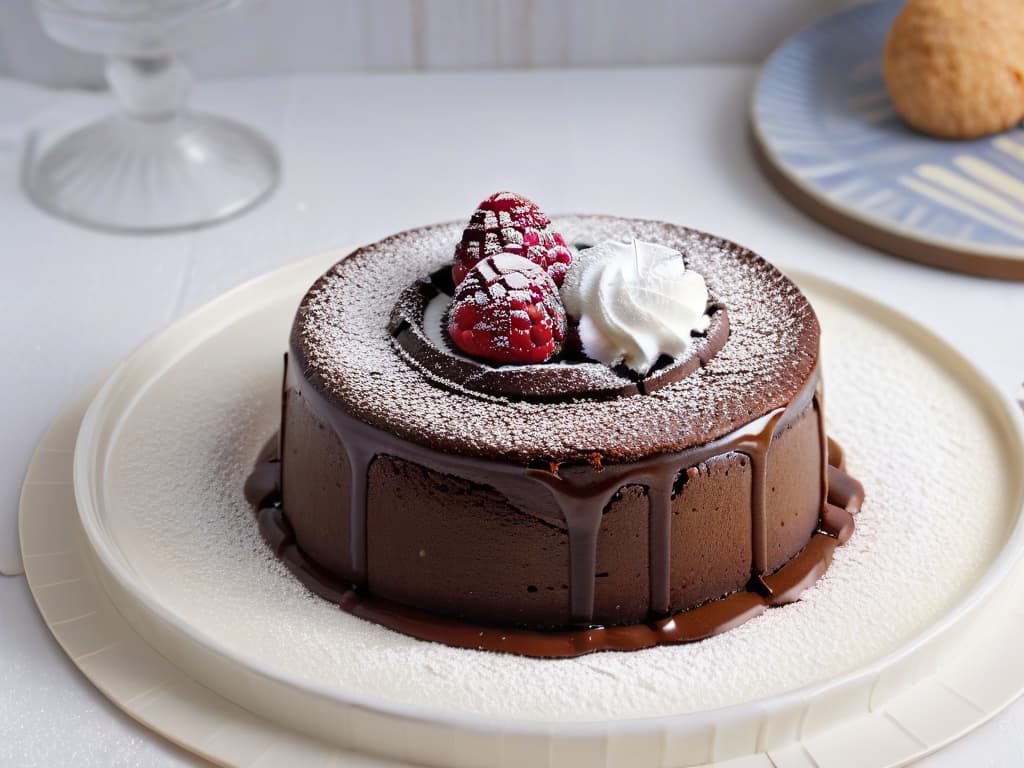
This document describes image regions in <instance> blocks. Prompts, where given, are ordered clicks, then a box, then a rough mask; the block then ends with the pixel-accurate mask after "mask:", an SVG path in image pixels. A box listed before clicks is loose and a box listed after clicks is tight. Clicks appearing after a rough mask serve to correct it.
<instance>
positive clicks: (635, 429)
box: [292, 217, 818, 462]
mask: <svg viewBox="0 0 1024 768" xmlns="http://www.w3.org/2000/svg"><path fill="white" fill-rule="evenodd" d="M461 226H462V225H461V224H459V223H454V224H447V225H437V226H434V227H427V228H423V229H418V230H412V231H410V232H403V233H400V234H398V235H395V236H393V237H390V238H388V239H386V240H383V241H381V242H379V243H375V244H373V245H371V246H368V247H367V248H364V249H362V250H360V251H359V252H357V254H356V255H354V256H353V257H351V258H349V259H346V260H345V261H343V262H341V263H340V264H338V265H336V266H335V267H334V268H332V269H331V270H330V271H329V272H328V273H327V274H326V275H324V277H322V278H321V279H320V280H319V281H318V282H317V283H316V285H315V286H314V287H313V289H312V290H311V291H310V293H309V295H308V296H307V299H306V301H305V302H304V304H303V307H302V309H301V310H300V313H299V317H298V319H297V321H296V326H295V329H294V332H293V337H292V343H293V346H294V347H295V348H296V351H297V352H298V353H299V354H300V357H302V358H304V362H305V364H306V368H307V371H308V372H309V373H310V374H315V375H316V376H317V378H318V379H319V381H321V382H322V383H323V385H324V387H325V389H326V391H327V392H328V394H329V395H330V396H331V397H332V398H333V399H334V400H335V401H336V402H337V403H338V404H339V405H340V406H341V407H343V408H344V409H345V410H346V411H348V412H349V413H352V414H353V415H355V416H357V417H359V418H360V419H362V420H364V421H367V422H369V423H371V424H374V425H376V426H379V427H382V428H384V429H387V430H389V431H391V432H394V433H396V434H398V435H399V436H401V437H404V438H406V439H409V440H414V441H421V442H425V443H429V444H432V445H434V446H436V447H438V448H440V450H443V451H450V452H459V453H464V454H469V455H476V456H481V457H490V458H501V459H511V460H518V461H523V462H527V461H530V460H532V459H537V458H542V459H545V460H553V461H571V460H586V459H588V458H589V457H591V456H593V454H595V453H598V454H602V455H603V456H605V457H606V458H609V459H612V460H632V459H636V458H639V457H641V456H644V455H649V454H651V453H657V452H668V451H678V450H682V449H684V448H687V447H689V446H691V445H694V444H696V443H703V442H705V441H707V440H709V439H713V438H715V437H718V436H720V435H722V434H725V433H726V432H729V431H731V430H732V429H734V428H736V427H737V426H739V425H740V424H743V423H746V422H748V421H750V420H751V419H753V418H755V417H757V416H760V415H762V414H764V413H767V412H768V411H769V410H772V409H774V408H777V407H781V406H784V405H786V404H787V403H788V402H789V400H790V399H791V397H792V396H793V395H794V394H795V393H796V392H797V391H798V390H799V388H800V386H801V385H802V384H803V383H804V382H805V381H806V379H807V377H808V376H809V375H810V373H811V371H812V370H813V368H814V366H815V364H816V363H817V348H818V325H817V320H816V318H815V316H814V312H813V310H812V309H811V307H810V305H809V304H808V303H807V301H806V299H805V298H804V297H803V295H802V294H801V293H800V291H799V290H798V289H797V288H796V286H794V285H793V284H792V283H791V282H790V281H789V280H788V279H786V278H785V277H784V276H783V275H782V274H781V273H780V272H778V270H776V269H775V268H774V267H772V266H771V265H769V264H767V263H766V262H764V261H763V260H761V259H759V258H757V257H756V256H754V255H753V254H751V253H750V252H749V251H747V250H745V249H743V248H741V247H739V246H736V245H734V244H732V243H729V242H728V241H725V240H722V239H720V238H716V237H714V236H711V235H707V234H704V233H700V232H696V231H693V230H689V229H686V228H684V227H677V226H673V225H669V224H664V223H661V222H653V221H643V220H633V219H617V218H610V217H565V218H561V219H557V220H555V222H554V227H555V228H556V229H559V230H560V231H585V232H588V233H589V234H590V236H591V237H592V238H593V239H595V240H597V241H600V240H631V239H632V238H637V239H639V240H644V241H648V242H654V243H661V244H664V245H667V246H669V247H672V248H675V249H677V250H679V251H682V252H683V253H684V254H685V259H686V263H687V266H688V267H689V268H693V269H695V270H696V271H697V272H699V273H700V274H702V275H704V277H705V279H706V281H707V285H708V289H709V291H710V293H711V295H712V296H714V297H715V298H716V299H717V300H720V301H721V302H722V303H723V304H725V306H726V307H727V309H728V311H729V318H730V328H731V333H730V338H729V340H728V341H727V342H726V344H725V346H724V347H723V348H722V349H721V350H720V351H719V352H718V354H717V355H715V357H714V358H712V360H711V361H709V363H708V364H707V365H706V366H705V367H703V368H701V369H700V370H699V371H698V372H697V373H695V374H693V375H691V376H688V377H686V378H685V379H683V380H681V381H678V382H675V383H672V384H669V385H668V386H665V387H663V388H661V389H659V390H657V391H656V392H654V393H652V394H651V395H648V396H634V397H630V398H619V399H614V400H608V401H603V402H602V401H594V400H591V399H579V400H575V401H570V402H568V403H558V404H545V403H536V402H525V401H512V400H500V401H497V402H496V401H495V400H494V399H493V398H488V399H482V398H481V397H480V396H479V395H478V394H474V393H472V392H469V391H462V392H452V391H451V390H450V388H449V389H444V388H439V387H438V386H436V385H435V384H433V383H431V382H430V380H429V379H427V378H426V377H424V375H423V374H422V373H421V372H419V371H418V370H416V369H414V368H412V367H410V366H409V365H408V364H407V363H406V362H405V360H404V359H403V358H401V357H400V356H399V355H397V354H396V353H395V351H394V347H393V345H392V343H391V339H390V336H389V333H388V330H387V322H388V317H389V316H390V313H391V310H392V308H393V306H394V304H395V302H396V301H397V300H398V297H399V294H400V293H401V292H402V290H403V289H404V288H405V287H406V286H408V285H409V284H410V283H411V282H413V281H414V280H416V279H417V278H419V277H423V276H425V275H427V274H429V273H431V272H432V271H434V270H436V269H438V268H439V267H441V266H443V265H444V263H445V262H446V261H447V259H448V258H450V257H449V256H447V254H449V253H450V249H449V246H450V244H453V243H454V242H456V241H457V240H458V238H459V235H460V234H461ZM595 375H596V374H595Z"/></svg>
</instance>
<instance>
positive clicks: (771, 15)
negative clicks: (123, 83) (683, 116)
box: [0, 0, 858, 85]
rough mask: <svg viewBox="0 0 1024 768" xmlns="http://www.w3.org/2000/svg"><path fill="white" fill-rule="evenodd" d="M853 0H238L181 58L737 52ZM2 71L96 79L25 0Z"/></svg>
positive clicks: (272, 64) (420, 64)
mask: <svg viewBox="0 0 1024 768" xmlns="http://www.w3.org/2000/svg"><path fill="white" fill-rule="evenodd" d="M56 1H57V2H60V1H61V0H56ZM183 1H187V0H183ZM856 2H858V0H247V2H246V3H245V5H244V9H243V11H242V12H241V13H239V14H238V17H237V19H235V20H234V23H232V24H231V25H230V27H229V28H228V30H227V31H226V32H224V33H223V34H220V35H219V36H217V37H215V38H213V39H212V40H209V41H207V43H206V44H205V45H204V46H202V47H199V48H197V49H196V50H195V51H193V52H192V53H191V54H190V55H189V57H188V58H189V59H190V60H191V62H192V64H193V65H194V69H195V71H196V72H197V74H198V75H199V76H201V77H203V76H206V77H209V76H214V77H216V76H230V75H240V74H257V73H280V72H333V71H362V70H410V69H427V70H436V69H474V68H508V67H514V68H524V67H605V66H612V67H616V66H649V65H670V64H684V63H693V62H734V61H739V62H745V61H756V60H759V59H761V58H763V57H764V56H765V55H766V54H767V53H768V52H769V51H770V50H771V49H772V48H773V47H774V46H775V45H776V44H777V43H778V42H780V41H781V40H782V39H783V38H785V37H786V36H787V35H788V34H790V33H791V32H793V31H794V30H796V29H798V28H800V27H801V26H803V25H805V24H807V23H809V22H811V21H813V20H814V19H816V18H819V17H821V16H824V15H827V14H830V13H832V12H834V11H836V10H838V9H840V8H842V7H845V6H849V5H852V4H854V3H856ZM0 76H16V77H22V78H26V79H29V80H33V81H36V82H42V83H47V84H53V85H98V84H100V83H101V82H102V78H101V76H100V66H99V64H98V62H97V61H96V59H95V58H93V57H85V56H81V55H78V54H75V53H72V52H70V51H65V50H63V49H61V48H60V47H59V46H57V45H56V44H55V43H52V42H50V41H49V40H47V38H46V37H45V35H44V34H43V33H42V31H41V30H40V29H39V26H38V23H37V22H36V21H35V17H34V15H33V12H32V0H0Z"/></svg>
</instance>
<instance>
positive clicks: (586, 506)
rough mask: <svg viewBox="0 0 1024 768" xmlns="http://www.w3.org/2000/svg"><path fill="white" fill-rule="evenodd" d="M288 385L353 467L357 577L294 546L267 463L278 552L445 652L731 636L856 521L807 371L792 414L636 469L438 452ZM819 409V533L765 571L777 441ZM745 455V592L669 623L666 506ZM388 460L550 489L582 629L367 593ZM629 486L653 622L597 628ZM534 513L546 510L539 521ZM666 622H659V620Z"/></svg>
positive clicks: (803, 583) (854, 495)
mask: <svg viewBox="0 0 1024 768" xmlns="http://www.w3.org/2000/svg"><path fill="white" fill-rule="evenodd" d="M286 367H287V371H286V387H287V388H290V389H293V390H295V391H296V392H297V394H298V395H299V396H301V397H303V398H304V399H306V400H307V402H308V403H309V404H310V406H311V407H313V408H314V409H315V410H316V411H317V412H318V413H319V415H320V416H321V418H322V419H323V420H324V421H325V423H327V424H329V425H330V426H331V427H332V428H333V429H334V431H335V433H336V434H337V435H338V437H339V439H340V441H341V443H342V445H343V446H344V448H345V450H346V452H347V454H348V457H349V463H350V466H351V469H352V483H351V498H350V500H349V509H348V511H347V513H348V514H349V516H350V531H351V548H352V549H351V563H352V569H353V579H352V582H351V583H346V582H343V581H342V580H340V579H338V578H337V577H336V576H334V575H332V574H330V573H328V572H326V571H325V570H324V569H322V568H320V567H319V566H317V565H316V564H315V563H313V562H311V561H310V560H308V559H307V558H306V557H305V556H304V555H303V553H302V552H301V551H300V550H299V548H298V546H297V545H296V543H295V539H294V536H293V534H292V531H291V527H290V525H289V524H288V521H287V517H286V512H285V510H283V509H282V508H281V494H280V464H279V463H278V462H277V461H264V462H261V463H260V464H258V465H257V467H256V470H255V471H254V473H253V475H252V476H251V477H250V479H249V482H248V483H247V484H246V495H247V498H248V499H249V500H250V502H251V503H253V505H254V506H256V507H257V508H258V510H259V524H260V530H261V532H262V533H263V536H264V537H265V538H266V540H267V541H268V543H270V545H271V546H272V548H273V549H274V552H275V553H276V554H277V555H278V556H279V557H281V558H282V559H283V560H284V562H285V563H286V564H287V565H288V567H289V568H290V569H291V570H292V571H293V573H294V574H295V575H296V576H297V577H298V578H299V580H300V581H302V582H303V583H304V584H305V585H306V586H307V587H308V588H309V589H310V590H311V591H313V592H315V593H316V594H318V595H320V596H322V597H324V598H326V599H328V600H331V601H333V602H335V603H337V604H338V605H340V606H341V607H342V608H343V609H344V610H346V611H348V612H349V613H352V614H353V615H356V616H359V617H361V618H364V619H368V620H371V621H374V622H376V623H379V624H382V625H384V626H387V627H389V628H391V629H394V630H397V631H399V632H403V633H405V634H409V635H412V636H414V637H418V638H421V639H424V640H432V641H436V642H442V643H446V644H448V645H454V646H460V647H466V648H479V649H486V650H493V651H505V652H510V653H518V654H522V655H528V656H543V657H556V656H577V655H580V654H584V653H589V652H592V651H598V650H637V649H640V648H647V647H650V646H653V645H659V644H663V643H681V642H692V641H694V640H700V639H702V638H705V637H708V636H710V635H714V634H717V633H719V632H723V631H725V630H727V629H730V628H732V627H734V626H737V625H738V624H741V623H743V622H744V621H746V620H748V619H749V618H752V617H753V616H755V615H757V614H759V613H761V612H762V611H764V610H765V609H766V608H767V607H769V606H773V605H781V604H784V603H788V602H792V601H793V600H795V599H797V597H798V596H799V595H800V593H801V592H803V591H804V590H805V589H806V588H807V587H809V586H810V585H811V584H813V583H814V582H815V581H816V580H817V579H818V578H819V577H820V576H821V574H822V573H824V571H825V569H826V568H827V567H828V565H829V563H830V562H831V558H832V552H833V551H834V549H835V547H836V546H838V545H839V544H841V543H843V542H844V541H846V539H848V538H849V536H850V535H851V534H852V532H853V518H852V513H855V512H856V511H857V510H859V508H860V504H861V501H862V500H863V489H862V488H861V486H860V484H859V483H858V482H857V481H856V480H854V479H853V478H852V477H850V476H849V475H847V474H846V473H845V472H844V471H843V470H842V468H841V460H840V458H839V457H840V456H841V453H840V452H839V450H838V446H835V447H834V448H832V446H834V443H831V441H829V440H828V438H827V437H826V434H825V427H824V411H823V408H822V406H821V394H820V391H816V390H818V383H819V375H818V373H817V372H815V373H814V375H812V376H811V377H810V378H809V379H808V381H807V383H806V384H805V385H804V387H803V388H802V389H801V390H800V391H799V392H798V393H797V395H796V396H795V397H794V398H793V400H792V401H791V402H790V403H789V405H788V406H786V407H785V408H779V409H777V410H774V411H772V412H770V413H768V414H766V415H764V416H762V417H761V418H759V419H756V420H754V421H753V422H751V423H750V424H747V425H745V426H743V427H741V428H739V429H738V430H735V431H734V432H732V433H730V434H728V435H725V436H723V437H721V438H719V439H717V440H714V441H712V442H710V443H708V444H706V445H702V446H698V447H695V448H691V449H688V450H685V451H681V452H678V453H671V454H662V455H656V456H651V457H648V458H646V459H644V460H641V461H637V462H633V463H630V464H619V465H615V464H612V465H607V466H591V465H585V466H576V465H574V466H571V467H552V468H551V469H549V470H541V469H534V468H525V467H523V466H519V465H513V464H507V463H501V462H497V461H486V460H482V459H477V458H471V457H466V456H457V455H453V454H445V453H440V452H438V451H435V450H431V449H430V448H428V447H426V446H421V445H418V444H415V443H412V442H409V441H406V440H402V439H400V438H398V437H396V436H395V435H392V434H389V433H387V432H385V431H383V430H380V429H378V428H376V427H372V426H370V425H368V424H366V423H364V422H362V421H359V420H358V419H355V418H353V417H352V416H349V415H348V414H346V413H344V412H343V411H342V410H340V409H339V408H337V407H335V406H334V405H333V404H332V403H330V402H328V401H327V400H326V399H325V398H324V396H323V394H321V393H320V392H319V391H318V390H317V389H316V387H315V386H313V385H312V384H311V383H310V382H309V381H308V380H307V379H306V378H305V376H303V375H302V372H301V371H299V370H297V368H296V366H295V364H294V363H288V364H287V366H286ZM808 407H814V408H815V410H816V412H817V417H818V424H819V434H820V437H821V455H822V456H823V457H824V456H829V458H830V460H831V461H830V462H825V461H823V462H822V464H823V469H822V480H821V482H822V512H821V518H820V523H819V528H818V530H817V531H816V532H815V534H814V535H813V536H812V537H811V539H810V541H809V542H808V544H807V546H806V547H805V548H804V549H803V550H802V551H801V552H800V553H799V554H798V555H796V556H795V557H794V558H792V559H791V560H790V561H789V562H788V563H786V565H784V566H783V567H782V568H780V569H779V570H778V571H776V572H775V573H768V554H767V541H768V537H767V531H766V527H767V522H766V515H765V495H766V493H765V485H766V478H767V465H768V449H769V446H770V444H771V440H772V437H773V436H774V435H775V434H776V433H777V432H778V431H779V430H780V429H781V428H783V427H784V426H786V425H787V424H789V423H791V422H792V421H793V420H795V419H796V418H798V417H799V416H800V415H802V414H803V413H804V412H805V411H806V409H807V408H808ZM731 451H737V452H740V453H744V454H746V455H747V456H748V457H749V459H750V461H751V468H752V470H753V478H752V490H751V500H750V509H751V538H752V543H753V547H752V552H753V554H752V561H751V565H750V575H751V580H750V588H749V589H748V590H747V591H741V592H736V593H733V594H731V595H728V596H726V597H723V598H721V599H718V600H713V601H710V602H707V603H704V604H702V605H700V606H698V607H696V608H691V609H689V610H687V611H684V612H682V613H677V614H675V615H672V616H667V617H665V616H664V614H665V613H666V612H667V611H668V609H669V592H670V587H671V584H670V578H669V574H670V563H671V554H672V553H671V537H670V536H669V535H668V533H669V526H670V525H671V499H672V490H673V485H674V483H675V479H676V477H677V476H678V474H679V473H680V472H683V471H685V470H687V469H688V468H690V467H694V466H697V465H698V464H700V463H701V462H704V461H707V460H708V459H710V458H712V457H713V456H718V455H721V454H725V453H729V452H731ZM378 455H387V456H394V457H397V458H401V459H405V460H408V461H412V462H415V463H418V464H420V465H423V466H427V467H430V468H431V469H434V470H436V471H438V472H441V473H445V474H452V475H456V476H459V477H462V478H465V479H467V480H470V481H472V482H476V483H479V484H481V485H486V486H489V487H492V488H494V489H495V490H497V491H498V492H499V493H503V494H505V495H506V496H508V497H510V498H517V497H522V496H523V494H524V493H526V492H528V491H529V490H531V489H535V488H536V484H538V483H539V484H542V485H544V486H545V487H546V488H547V489H548V490H549V492H550V493H551V494H552V496H553V498H554V500H555V501H556V503H557V509H558V510H559V513H560V514H561V516H562V519H563V520H564V521H565V523H566V527H567V531H568V536H569V559H570V574H569V599H570V605H571V612H572V617H573V622H574V624H576V625H577V627H578V628H577V629H571V630H566V631H555V632H540V631H534V630H524V629H512V628H495V627H488V626H482V625H478V624H473V623H470V622H465V621H461V620H458V619H451V618H446V617H441V616H436V615H433V614H429V613H426V612H424V611H420V610H417V609H415V608H411V607H408V606H404V605H399V604H396V603H393V602H390V601H387V600H383V599H380V598H377V597H374V596H372V595H368V594H365V592H364V591H362V589H363V587H364V585H365V583H366V576H367V570H366V569H367V563H366V493H367V474H368V470H369V466H370V463H371V462H372V461H373V459H374V457H375V456H378ZM627 485H643V486H646V487H647V489H648V493H647V496H648V498H649V499H650V530H651V536H650V542H651V543H650V555H651V556H650V585H651V587H650V593H651V595H650V596H651V612H652V617H653V618H652V619H651V621H649V622H648V623H645V624H638V625H631V626H620V627H595V626H592V618H593V605H594V588H595V581H594V579H595V570H596V568H595V565H596V559H597V554H596V553H597V539H598V530H599V528H600V524H601V518H602V515H603V512H604V509H605V507H606V506H607V504H608V503H609V501H610V500H611V498H612V496H613V495H614V494H615V493H616V492H617V491H618V490H619V489H621V488H622V487H624V486H627ZM538 514H539V513H538ZM659 614H661V616H659Z"/></svg>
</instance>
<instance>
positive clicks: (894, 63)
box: [882, 0, 1024, 139]
mask: <svg viewBox="0 0 1024 768" xmlns="http://www.w3.org/2000/svg"><path fill="white" fill-rule="evenodd" d="M882 73H883V75H884V76H885V83H886V86H887V87H888V89H889V94H890V96H891V97H892V100H893V102H895V104H896V109H897V110H899V113H900V114H901V115H902V116H903V118H904V119H905V120H906V121H907V122H908V123H910V125H911V126H913V127H914V128H916V129H917V130H919V131H923V132H925V133H930V134H932V135H935V136H939V137H941V138H947V139H970V138H977V137H979V136H985V135H987V134H990V133H996V132H998V131H1003V130H1006V129H1007V128H1009V127H1011V126H1012V125H1014V124H1016V123H1018V122H1020V121H1021V119H1022V118H1024V2H1022V0H908V2H907V4H906V5H905V6H904V8H903V10H902V11H901V12H900V14H899V16H897V17H896V21H895V22H894V23H893V26H892V29H891V30H890V31H889V37H888V38H887V39H886V41H885V53H884V54H883V57H882Z"/></svg>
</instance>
